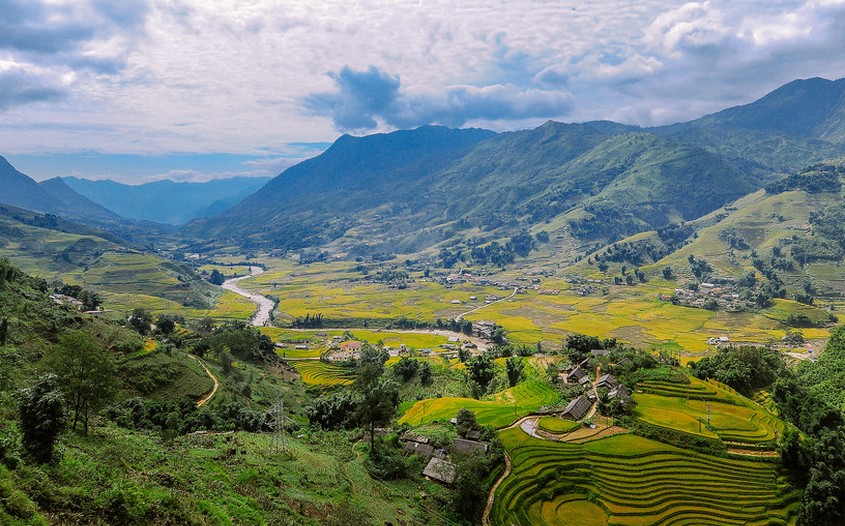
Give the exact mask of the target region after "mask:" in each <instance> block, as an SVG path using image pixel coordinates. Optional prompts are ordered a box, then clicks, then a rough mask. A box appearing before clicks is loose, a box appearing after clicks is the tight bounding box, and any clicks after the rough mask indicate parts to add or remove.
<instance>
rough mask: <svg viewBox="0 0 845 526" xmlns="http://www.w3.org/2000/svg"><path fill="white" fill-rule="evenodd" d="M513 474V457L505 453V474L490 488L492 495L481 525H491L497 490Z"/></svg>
mask: <svg viewBox="0 0 845 526" xmlns="http://www.w3.org/2000/svg"><path fill="white" fill-rule="evenodd" d="M510 474H511V457H510V455H508V452H507V451H505V472H504V473H502V476H501V477H499V478H498V479H497V480H496V483H495V484H493V487H492V488H490V495H488V496H487V504H486V505H485V506H484V515H482V516H481V524H482V525H483V526H489V524H490V522H489V521H490V510H492V509H493V500H494V499H495V497H496V490H497V489H499V484H501V483H502V481H503V480H505V479H506V478H507V476H508V475H510Z"/></svg>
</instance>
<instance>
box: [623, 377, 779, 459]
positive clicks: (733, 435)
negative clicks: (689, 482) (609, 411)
mask: <svg viewBox="0 0 845 526" xmlns="http://www.w3.org/2000/svg"><path fill="white" fill-rule="evenodd" d="M638 389H639V390H642V391H644V392H638V393H635V394H634V400H635V401H636V402H637V407H636V409H635V414H636V416H637V417H638V418H640V419H641V420H643V421H645V422H648V423H650V424H654V425H658V426H662V427H667V428H670V429H675V430H677V431H682V432H684V433H689V434H693V435H700V436H705V437H709V438H720V439H722V440H726V441H731V442H743V443H748V444H756V443H760V442H769V441H772V440H774V439H776V438H777V436H780V435H782V434H783V431H784V427H785V424H784V423H783V421H781V420H780V419H779V418H777V417H776V416H775V415H773V414H772V413H770V412H769V411H767V410H766V409H765V408H764V407H762V406H761V405H759V404H756V403H754V402H751V401H750V400H748V399H746V398H744V397H742V396H740V395H738V394H736V393H735V392H733V391H732V390H731V389H730V388H728V387H727V386H724V385H721V384H718V383H717V382H704V381H702V380H698V379H697V378H691V383H690V384H689V385H684V384H671V383H666V382H642V383H641V384H640V385H638ZM708 417H709V420H710V427H709V428H708V427H707V421H708Z"/></svg>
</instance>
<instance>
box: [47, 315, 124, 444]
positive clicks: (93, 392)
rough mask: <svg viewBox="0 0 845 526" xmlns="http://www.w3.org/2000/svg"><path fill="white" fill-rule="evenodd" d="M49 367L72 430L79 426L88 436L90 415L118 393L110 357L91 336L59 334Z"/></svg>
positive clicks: (115, 370) (115, 373) (114, 369)
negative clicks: (55, 378) (70, 418)
mask: <svg viewBox="0 0 845 526" xmlns="http://www.w3.org/2000/svg"><path fill="white" fill-rule="evenodd" d="M48 365H49V367H50V369H51V370H52V371H53V372H54V373H55V374H56V376H57V377H58V382H59V387H60V388H61V390H62V392H63V394H64V397H65V399H66V400H67V402H68V406H69V409H70V411H71V412H72V413H73V423H72V425H71V427H72V429H74V430H75V429H76V426H77V424H78V423H80V422H81V423H82V425H83V429H84V432H85V433H86V434H87V433H88V421H89V419H90V417H91V415H92V414H94V413H96V412H97V411H99V410H100V409H101V408H102V407H105V406H106V405H107V404H108V403H109V402H110V401H111V400H112V398H114V395H115V394H116V392H117V388H118V383H117V369H116V367H115V364H114V359H113V358H112V356H111V355H110V354H109V353H108V352H107V351H105V350H104V349H102V348H101V347H100V345H99V343H98V342H97V340H96V339H95V338H94V336H92V335H91V334H89V333H87V332H83V331H71V332H68V333H65V334H64V335H62V337H61V338H60V339H59V345H58V346H57V347H56V350H55V352H54V353H53V354H52V355H51V356H50V357H49V359H48Z"/></svg>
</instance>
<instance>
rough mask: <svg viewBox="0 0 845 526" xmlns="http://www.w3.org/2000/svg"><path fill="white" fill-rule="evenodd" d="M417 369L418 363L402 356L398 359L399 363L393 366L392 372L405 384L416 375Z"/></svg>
mask: <svg viewBox="0 0 845 526" xmlns="http://www.w3.org/2000/svg"><path fill="white" fill-rule="evenodd" d="M419 367H420V362H418V361H417V360H413V359H411V358H408V357H407V356H403V357H402V358H400V359H399V362H398V363H397V364H396V365H394V366H393V372H394V373H396V375H397V376H399V377H401V378H402V381H403V382H407V381H408V380H410V379H411V378H413V377H414V375H415V374H417V370H418V369H419Z"/></svg>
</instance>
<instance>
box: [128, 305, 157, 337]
mask: <svg viewBox="0 0 845 526" xmlns="http://www.w3.org/2000/svg"><path fill="white" fill-rule="evenodd" d="M152 324H153V318H152V316H151V315H150V313H149V312H147V311H146V310H145V309H143V308H141V307H138V308H136V309H135V310H133V311H132V316H130V317H129V325H130V326H131V327H132V328H133V329H135V330H136V331H137V332H138V334H140V335H141V336H146V335H147V334H149V333H150V329H151V328H152Z"/></svg>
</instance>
